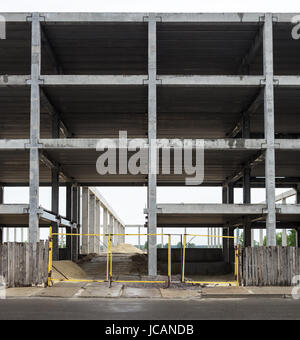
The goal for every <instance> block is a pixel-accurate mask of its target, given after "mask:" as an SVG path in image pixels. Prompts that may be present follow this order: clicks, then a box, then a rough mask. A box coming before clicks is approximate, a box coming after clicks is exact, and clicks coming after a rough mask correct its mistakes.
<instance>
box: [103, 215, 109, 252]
mask: <svg viewBox="0 0 300 340" xmlns="http://www.w3.org/2000/svg"><path fill="white" fill-rule="evenodd" d="M103 234H109V230H108V211H107V209H105V208H103ZM103 246H104V250H105V249H106V250H107V236H104V237H103Z"/></svg>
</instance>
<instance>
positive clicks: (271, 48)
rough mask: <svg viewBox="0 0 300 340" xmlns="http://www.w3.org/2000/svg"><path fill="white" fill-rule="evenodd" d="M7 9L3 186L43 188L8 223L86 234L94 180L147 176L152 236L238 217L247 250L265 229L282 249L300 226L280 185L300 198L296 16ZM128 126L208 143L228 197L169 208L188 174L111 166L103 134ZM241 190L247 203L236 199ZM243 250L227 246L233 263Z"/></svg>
mask: <svg viewBox="0 0 300 340" xmlns="http://www.w3.org/2000/svg"><path fill="white" fill-rule="evenodd" d="M2 15H3V17H4V18H5V21H6V39H3V40H1V41H0V74H1V75H0V126H1V129H0V138H1V140H0V183H1V187H2V188H3V187H7V186H29V187H30V203H29V205H26V206H25V205H24V206H22V207H21V206H20V205H9V206H8V205H5V204H1V205H0V225H1V227H2V228H3V227H10V226H16V225H18V226H23V227H28V226H29V235H30V241H31V242H35V241H37V239H38V229H39V228H40V227H43V226H48V225H49V223H53V222H55V223H60V226H65V227H66V228H67V230H72V229H73V230H74V229H77V232H80V230H81V226H80V223H79V222H80V217H79V216H78V212H79V211H80V209H79V204H80V200H79V197H80V190H81V189H80V188H82V187H88V186H100V187H101V186H147V188H148V208H147V210H146V211H145V212H146V214H147V221H146V224H147V226H148V232H149V233H150V234H155V233H156V231H157V227H163V228H168V227H172V228H174V227H189V228H192V227H210V228H212V227H213V228H220V229H222V230H223V234H224V235H233V232H234V229H235V228H237V227H239V228H244V242H245V245H246V246H247V245H250V244H251V229H254V228H257V229H261V228H266V230H267V243H268V245H275V242H276V235H275V234H276V228H300V205H298V204H293V205H289V204H285V205H284V204H282V205H276V202H275V201H276V199H275V188H276V187H277V188H279V187H284V188H287V187H291V188H294V189H296V190H297V203H300V202H299V200H300V191H299V188H298V185H299V183H300V175H299V174H300V140H299V137H300V134H299V124H300V120H299V117H298V110H299V105H300V100H299V98H300V95H299V94H300V78H299V76H298V75H299V60H300V41H299V40H297V26H295V24H293V23H292V19H293V18H294V16H295V15H294V14H279V13H278V14H277V13H276V14H268V13H267V14H265V13H251V14H247V13H245V14H241V13H231V14H230V13H227V14H203V13H193V14H173V13H126V14H125V13H122V14H121V13H19V14H18V13H4V14H2ZM293 31H296V32H294V33H296V34H294V35H292V32H293ZM298 104H299V105H298ZM119 131H127V134H128V138H129V139H133V138H137V139H140V140H141V141H142V142H144V143H145V145H147V142H148V141H150V140H152V139H156V138H158V139H159V138H168V139H171V140H172V139H179V140H182V139H203V140H204V146H205V177H204V182H203V183H202V185H203V186H215V187H223V204H158V202H157V199H156V189H157V186H181V185H185V175H184V174H182V175H178V174H175V173H172V174H169V175H164V174H162V173H161V172H159V173H158V174H157V175H156V174H153V173H152V172H151V171H149V172H148V176H147V175H144V174H137V175H132V174H127V173H126V174H122V173H119V172H117V173H116V174H108V175H99V174H98V173H97V171H96V166H95V164H96V161H97V158H98V157H99V152H98V151H97V150H96V147H97V143H98V142H99V141H100V140H101V139H103V138H118V136H119ZM147 152H148V156H149V157H148V159H149V162H148V168H149V169H151V168H153V166H154V167H155V162H156V158H157V152H158V151H157V149H156V148H155V147H153V146H151V144H150V143H149V147H148V148H147ZM39 186H51V187H52V209H51V210H52V211H51V212H47V211H45V210H43V209H41V208H40V206H39V195H38V189H39ZM59 186H66V187H67V207H68V208H67V216H66V218H65V219H62V218H60V219H59V221H58V188H59ZM238 187H242V188H243V191H244V204H234V188H238ZM251 188H265V189H266V202H265V203H264V204H251ZM2 192H3V190H2V189H1V193H2ZM1 197H2V195H1V196H0V198H1ZM0 203H3V202H0ZM49 221H52V222H49ZM56 228H57V224H56ZM299 234H300V233H299V232H298V239H299ZM68 240H69V241H68V243H67V249H68V254H69V255H68V256H69V258H71V254H72V249H73V252H75V257H76V254H78V251H79V250H78V247H77V246H76V244H75V243H76V242H73V243H72V242H71V240H70V239H68ZM156 243H157V238H156V237H155V236H150V237H149V250H148V253H149V254H148V261H149V274H150V275H155V274H156V273H157V261H156V260H157V251H156ZM298 244H300V243H299V242H298ZM232 249H233V242H232V241H224V242H223V251H224V255H225V257H226V259H227V261H229V262H230V261H232V258H231V257H232ZM54 256H55V257H56V258H57V257H58V245H57V242H56V246H55V250H54Z"/></svg>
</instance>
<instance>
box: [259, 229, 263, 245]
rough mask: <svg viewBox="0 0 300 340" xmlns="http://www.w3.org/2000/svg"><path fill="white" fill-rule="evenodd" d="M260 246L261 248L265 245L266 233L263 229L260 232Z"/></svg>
mask: <svg viewBox="0 0 300 340" xmlns="http://www.w3.org/2000/svg"><path fill="white" fill-rule="evenodd" d="M259 245H260V246H261V247H262V246H263V245H264V231H263V229H260V230H259Z"/></svg>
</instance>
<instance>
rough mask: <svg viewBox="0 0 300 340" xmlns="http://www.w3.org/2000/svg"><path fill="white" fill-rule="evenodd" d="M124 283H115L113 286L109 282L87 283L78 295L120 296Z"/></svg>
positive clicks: (88, 296)
mask: <svg viewBox="0 0 300 340" xmlns="http://www.w3.org/2000/svg"><path fill="white" fill-rule="evenodd" d="M122 290H123V285H122V284H114V285H113V286H112V287H111V288H109V287H108V285H107V284H99V285H98V286H96V285H87V286H86V287H85V289H83V290H82V291H81V293H80V294H79V295H78V297H84V298H118V297H120V296H121V295H122Z"/></svg>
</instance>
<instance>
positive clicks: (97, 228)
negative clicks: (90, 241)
mask: <svg viewBox="0 0 300 340" xmlns="http://www.w3.org/2000/svg"><path fill="white" fill-rule="evenodd" d="M96 234H99V236H97V237H96V238H95V253H96V254H99V253H100V243H101V236H100V234H101V228H100V201H99V200H96Z"/></svg>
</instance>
